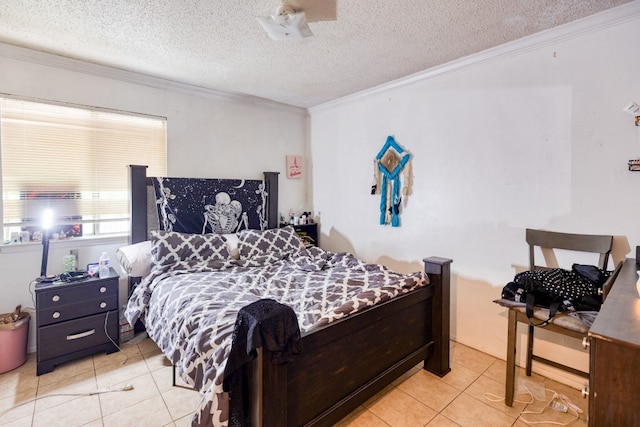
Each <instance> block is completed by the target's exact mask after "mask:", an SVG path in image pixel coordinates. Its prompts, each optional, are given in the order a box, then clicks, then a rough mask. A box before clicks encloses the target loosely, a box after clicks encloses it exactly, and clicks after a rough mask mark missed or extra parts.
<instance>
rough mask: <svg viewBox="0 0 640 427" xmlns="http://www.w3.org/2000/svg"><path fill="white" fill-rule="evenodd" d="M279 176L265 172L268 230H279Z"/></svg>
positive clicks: (276, 173)
mask: <svg viewBox="0 0 640 427" xmlns="http://www.w3.org/2000/svg"><path fill="white" fill-rule="evenodd" d="M278 174H280V172H264V186H265V190H266V192H267V194H268V195H269V197H267V228H278Z"/></svg>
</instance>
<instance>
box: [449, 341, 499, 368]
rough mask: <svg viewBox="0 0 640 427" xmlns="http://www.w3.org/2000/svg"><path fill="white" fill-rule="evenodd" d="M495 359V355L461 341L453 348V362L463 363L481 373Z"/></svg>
mask: <svg viewBox="0 0 640 427" xmlns="http://www.w3.org/2000/svg"><path fill="white" fill-rule="evenodd" d="M495 360H496V358H495V357H493V356H490V355H488V354H486V353H483V352H481V351H478V350H476V349H473V348H471V347H467V346H466V345H462V344H460V343H456V345H455V346H453V347H452V349H451V362H452V363H457V364H459V365H462V366H464V367H466V368H469V369H471V370H472V371H475V372H477V373H479V374H482V373H483V372H484V371H486V370H487V369H488V368H489V366H491V364H492V363H493V362H494V361H495Z"/></svg>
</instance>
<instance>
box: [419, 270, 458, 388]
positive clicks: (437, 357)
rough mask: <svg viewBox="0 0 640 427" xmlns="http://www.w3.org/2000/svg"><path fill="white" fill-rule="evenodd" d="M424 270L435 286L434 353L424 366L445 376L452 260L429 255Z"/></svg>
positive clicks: (447, 357) (446, 371) (433, 313)
mask: <svg viewBox="0 0 640 427" xmlns="http://www.w3.org/2000/svg"><path fill="white" fill-rule="evenodd" d="M423 261H424V271H425V272H426V273H427V274H428V275H429V280H430V282H431V283H432V284H433V285H434V287H435V293H434V295H433V307H432V311H431V313H432V327H431V330H432V336H433V341H434V346H433V354H432V355H431V357H429V358H428V359H427V360H425V363H424V368H425V369H426V370H428V371H430V372H433V373H434V374H436V375H438V376H441V377H442V376H444V375H445V374H446V373H448V372H449V371H450V370H451V368H450V366H449V329H450V322H451V319H450V307H449V303H450V295H451V292H450V286H451V262H452V260H450V259H448V258H440V257H429V258H425V259H424V260H423Z"/></svg>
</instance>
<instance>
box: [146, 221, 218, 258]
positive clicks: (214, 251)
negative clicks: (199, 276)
mask: <svg viewBox="0 0 640 427" xmlns="http://www.w3.org/2000/svg"><path fill="white" fill-rule="evenodd" d="M228 258H229V251H228V250H227V244H226V242H225V240H224V238H223V237H222V236H221V235H219V234H187V233H178V232H176V231H160V230H153V231H152V232H151V261H152V262H153V265H154V267H159V266H163V265H169V264H175V263H177V262H181V261H197V262H201V261H209V260H216V259H217V260H220V259H221V260H226V259H228Z"/></svg>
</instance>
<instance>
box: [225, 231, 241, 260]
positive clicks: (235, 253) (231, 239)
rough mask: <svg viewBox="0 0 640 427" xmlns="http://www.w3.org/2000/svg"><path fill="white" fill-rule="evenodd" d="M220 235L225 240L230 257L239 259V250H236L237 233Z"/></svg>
mask: <svg viewBox="0 0 640 427" xmlns="http://www.w3.org/2000/svg"><path fill="white" fill-rule="evenodd" d="M222 237H223V238H224V240H225V241H226V242H227V250H228V251H229V255H230V256H231V259H240V251H239V250H238V243H240V240H239V239H238V235H237V234H235V233H233V234H223V235H222Z"/></svg>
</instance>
